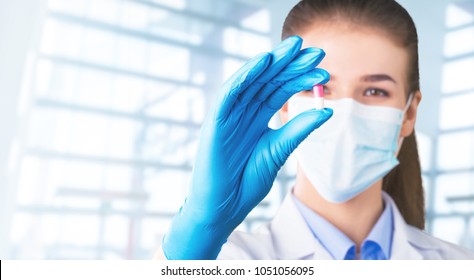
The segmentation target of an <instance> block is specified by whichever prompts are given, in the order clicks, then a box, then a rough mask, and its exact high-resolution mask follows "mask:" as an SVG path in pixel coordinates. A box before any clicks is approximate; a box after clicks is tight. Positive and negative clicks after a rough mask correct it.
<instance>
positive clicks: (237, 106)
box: [162, 37, 332, 259]
mask: <svg viewBox="0 0 474 280" xmlns="http://www.w3.org/2000/svg"><path fill="white" fill-rule="evenodd" d="M301 45H302V39H301V38H299V37H290V38H288V39H287V40H285V41H283V42H282V43H280V44H279V45H278V46H277V48H276V49H275V50H273V51H272V52H271V53H264V54H261V55H259V56H257V57H255V58H253V59H252V60H250V61H249V62H247V63H246V64H245V65H244V66H243V67H242V68H241V69H240V70H238V71H237V73H235V74H234V75H233V76H232V77H231V78H230V79H229V80H228V81H227V82H226V83H225V84H224V86H223V89H222V92H221V93H220V95H219V97H218V100H217V103H216V105H217V106H215V107H214V109H213V110H212V111H211V112H210V114H209V115H208V116H207V118H206V120H205V121H204V124H203V126H202V129H201V136H200V144H199V148H198V154H197V159H196V162H195V164H194V169H193V175H192V181H191V182H192V183H191V189H190V192H189V194H188V196H187V198H186V200H185V203H184V205H183V206H182V207H181V209H180V211H179V213H178V214H177V215H176V216H175V217H174V219H173V221H172V223H171V227H170V229H169V231H168V233H167V234H166V235H165V237H164V239H163V244H162V248H163V252H164V254H165V256H166V258H167V259H215V258H216V257H217V255H218V253H219V252H220V249H221V247H222V245H223V244H224V243H225V242H226V240H227V238H228V237H229V235H230V234H231V232H232V231H233V230H234V229H235V228H236V227H237V226H238V225H239V224H240V223H241V222H242V221H243V220H244V218H245V217H246V216H247V215H248V213H249V212H250V211H251V210H252V209H253V208H254V207H255V206H256V205H257V204H258V203H259V202H260V201H261V200H262V199H263V198H264V197H265V196H266V195H267V194H268V192H269V191H270V188H271V186H272V184H273V181H274V180H275V177H276V175H277V172H278V170H279V169H280V167H281V166H282V165H283V164H284V163H285V161H286V160H287V158H288V156H289V155H290V154H291V153H292V152H293V150H294V149H296V147H297V146H298V145H299V143H300V142H301V141H303V139H305V138H306V137H307V136H308V135H309V134H310V133H311V132H312V131H313V130H314V129H316V128H317V127H319V126H320V125H321V124H323V123H324V122H325V121H326V120H328V119H329V118H330V117H331V116H332V110H331V109H323V110H314V109H313V110H309V111H306V112H304V113H302V114H300V115H299V116H297V117H296V118H294V119H293V120H291V121H290V122H289V123H287V124H286V125H285V126H284V127H282V128H280V129H278V130H273V129H270V128H269V127H268V122H269V121H270V118H271V117H272V116H273V115H274V114H275V113H276V112H277V111H278V110H279V109H280V108H281V107H282V106H283V105H284V104H285V102H286V101H287V100H288V99H289V98H290V97H291V96H292V95H293V94H295V93H297V92H300V91H302V90H310V89H311V88H312V86H313V85H314V84H319V83H325V82H327V81H328V80H329V74H328V73H327V72H326V71H324V70H322V69H317V68H315V67H316V65H318V64H319V62H320V61H321V60H322V59H323V57H324V55H325V54H324V52H323V51H322V50H321V49H316V48H308V49H303V50H300V49H301Z"/></svg>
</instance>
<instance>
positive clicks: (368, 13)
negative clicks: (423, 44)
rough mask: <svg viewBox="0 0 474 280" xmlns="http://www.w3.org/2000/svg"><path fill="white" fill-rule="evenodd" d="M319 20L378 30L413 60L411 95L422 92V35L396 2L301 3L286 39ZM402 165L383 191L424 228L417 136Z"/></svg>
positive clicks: (405, 147) (285, 27)
mask: <svg viewBox="0 0 474 280" xmlns="http://www.w3.org/2000/svg"><path fill="white" fill-rule="evenodd" d="M318 20H323V21H333V22H336V23H337V21H340V22H350V23H354V24H356V25H362V26H370V27H374V28H377V29H379V30H381V31H383V32H385V34H387V35H388V37H389V38H390V39H392V40H393V41H394V43H396V44H398V45H399V46H402V47H404V48H405V49H406V50H407V53H408V57H409V65H408V69H407V70H408V71H407V77H406V79H407V85H408V88H407V89H406V93H407V97H408V94H410V93H414V92H415V91H418V90H419V89H420V82H419V80H420V76H419V70H418V35H417V32H416V27H415V24H414V22H413V20H412V18H411V17H410V15H409V14H408V12H407V11H406V10H405V9H404V8H403V7H402V6H400V4H398V3H397V2H396V1H394V0H301V1H300V2H299V3H298V4H297V5H296V6H295V7H293V9H292V10H291V11H290V13H289V14H288V16H287V17H286V20H285V22H284V24H283V30H282V39H286V38H287V37H290V36H292V35H298V34H302V33H304V32H306V31H307V30H308V29H309V28H311V27H312V26H313V25H314V23H315V22H316V21H318ZM398 158H399V161H400V164H399V165H398V166H397V167H395V168H394V169H393V170H392V171H391V172H390V173H389V174H387V175H386V176H385V177H384V179H383V189H384V190H385V191H386V192H387V193H388V194H390V196H391V197H392V198H393V200H394V201H395V203H396V204H397V206H398V208H399V210H400V212H401V214H402V216H403V217H404V219H405V221H406V222H407V223H408V224H410V225H413V226H415V227H418V228H420V229H423V228H424V224H425V216H424V195H423V187H422V181H421V168H420V161H419V158H418V149H417V144H416V139H415V133H412V134H411V135H410V136H408V137H406V138H405V139H404V142H403V145H402V147H401V149H400V153H399V155H398Z"/></svg>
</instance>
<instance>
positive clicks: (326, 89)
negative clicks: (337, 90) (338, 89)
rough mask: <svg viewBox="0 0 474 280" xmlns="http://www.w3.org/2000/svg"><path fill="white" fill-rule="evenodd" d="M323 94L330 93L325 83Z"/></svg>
mask: <svg viewBox="0 0 474 280" xmlns="http://www.w3.org/2000/svg"><path fill="white" fill-rule="evenodd" d="M323 91H324V96H327V95H330V94H331V91H330V90H329V88H328V87H327V86H326V85H323Z"/></svg>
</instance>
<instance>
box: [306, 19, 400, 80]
mask: <svg viewBox="0 0 474 280" xmlns="http://www.w3.org/2000/svg"><path fill="white" fill-rule="evenodd" d="M301 37H302V38H303V47H318V48H322V49H323V50H324V51H325V52H326V57H325V58H324V60H323V61H322V62H321V64H320V65H319V66H318V67H321V68H324V69H326V70H328V71H329V73H330V74H331V75H334V76H335V77H339V76H343V77H346V78H350V77H354V78H356V77H360V76H364V75H367V74H375V73H386V74H389V75H391V76H393V77H394V78H395V79H397V80H400V81H401V82H404V83H406V82H405V80H406V73H407V70H408V53H407V51H406V50H405V49H404V48H403V47H401V46H400V45H398V44H396V43H395V41H394V40H393V39H391V38H390V35H389V34H387V33H386V32H384V31H382V30H381V29H378V28H373V27H365V26H359V25H356V24H351V23H343V22H342V23H341V22H335V23H324V22H322V23H321V22H317V23H315V24H314V25H313V26H312V27H311V28H308V29H307V30H306V32H304V33H303V34H301Z"/></svg>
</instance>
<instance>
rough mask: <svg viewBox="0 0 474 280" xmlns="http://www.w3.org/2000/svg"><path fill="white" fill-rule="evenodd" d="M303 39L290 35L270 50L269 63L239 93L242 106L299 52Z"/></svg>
mask: <svg viewBox="0 0 474 280" xmlns="http://www.w3.org/2000/svg"><path fill="white" fill-rule="evenodd" d="M302 44H303V40H302V39H301V38H300V37H298V36H292V37H289V38H288V39H286V40H284V41H282V42H281V43H280V44H279V45H278V46H277V47H276V48H275V49H274V50H273V51H272V52H271V58H272V61H271V64H270V66H269V67H268V69H267V70H266V71H265V73H264V74H263V75H261V76H260V77H259V78H258V80H257V81H256V82H255V83H253V84H252V85H250V86H249V88H248V89H247V91H246V92H245V94H243V95H241V97H240V101H241V103H242V105H243V106H245V105H247V104H248V103H249V102H250V101H251V100H252V99H253V97H254V96H255V95H256V94H257V93H258V92H259V91H260V89H261V88H262V87H263V86H264V85H265V84H266V83H267V82H268V81H270V80H271V79H272V78H273V77H275V76H276V75H277V74H278V73H280V71H281V70H282V69H284V68H285V67H286V65H288V64H289V63H290V62H291V61H292V60H293V59H294V58H295V57H296V56H297V55H298V53H299V52H300V49H301V46H302Z"/></svg>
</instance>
